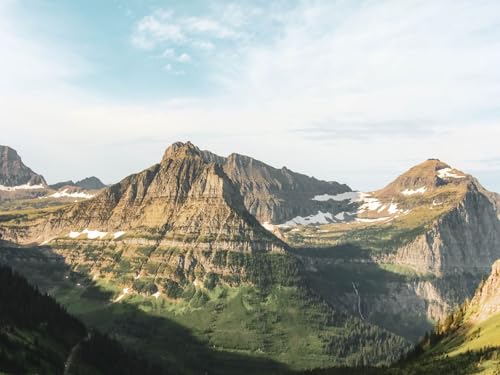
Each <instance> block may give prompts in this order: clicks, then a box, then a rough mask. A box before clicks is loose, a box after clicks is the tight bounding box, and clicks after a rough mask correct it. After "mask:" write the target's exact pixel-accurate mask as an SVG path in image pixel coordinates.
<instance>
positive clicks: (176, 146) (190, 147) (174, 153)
mask: <svg viewBox="0 0 500 375" xmlns="http://www.w3.org/2000/svg"><path fill="white" fill-rule="evenodd" d="M201 155H202V153H201V150H200V149H199V148H198V147H197V146H195V145H194V144H192V143H191V142H190V141H187V142H175V143H172V144H171V145H170V146H169V147H168V148H167V149H166V150H165V153H164V154H163V159H162V162H164V161H165V160H169V159H175V158H182V157H185V156H199V157H201Z"/></svg>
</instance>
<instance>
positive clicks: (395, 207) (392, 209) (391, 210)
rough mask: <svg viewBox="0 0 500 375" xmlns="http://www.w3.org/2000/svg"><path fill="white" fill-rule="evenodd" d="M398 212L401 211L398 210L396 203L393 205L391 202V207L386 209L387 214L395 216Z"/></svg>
mask: <svg viewBox="0 0 500 375" xmlns="http://www.w3.org/2000/svg"><path fill="white" fill-rule="evenodd" d="M399 211H401V210H400V209H399V208H398V205H397V204H396V203H393V202H391V205H390V206H389V208H388V209H387V212H389V213H390V214H391V215H393V214H397V213H398V212H399Z"/></svg>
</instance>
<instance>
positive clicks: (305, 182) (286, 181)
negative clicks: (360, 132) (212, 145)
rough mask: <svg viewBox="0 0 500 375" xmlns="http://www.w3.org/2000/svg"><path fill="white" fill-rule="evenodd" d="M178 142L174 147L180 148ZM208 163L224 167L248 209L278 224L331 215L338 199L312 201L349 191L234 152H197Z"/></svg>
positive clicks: (334, 211) (339, 207) (263, 221)
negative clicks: (227, 153)
mask: <svg viewBox="0 0 500 375" xmlns="http://www.w3.org/2000/svg"><path fill="white" fill-rule="evenodd" d="M182 145H183V143H181V142H178V143H176V144H175V147H182ZM200 153H201V154H202V156H203V158H204V160H205V161H207V162H211V163H216V164H219V165H221V166H222V167H223V169H224V172H225V173H226V175H227V176H228V177H229V178H230V179H231V181H232V182H233V183H234V184H235V185H236V186H237V187H238V189H239V191H240V193H241V195H242V196H243V202H244V204H245V207H246V208H247V210H248V211H249V212H250V213H251V214H252V215H254V216H255V217H256V218H257V220H259V222H260V223H262V224H264V223H265V224H266V226H268V227H270V226H269V224H281V223H284V222H286V221H288V220H290V219H292V218H294V217H296V216H310V215H311V216H314V215H317V216H321V217H322V218H323V220H325V219H324V216H325V215H326V216H327V217H328V216H330V217H331V216H334V215H335V214H337V213H338V212H339V211H340V210H342V208H343V205H342V204H341V203H339V202H329V201H320V200H314V199H313V198H314V197H315V196H318V195H323V194H331V195H334V194H340V193H346V192H350V191H351V189H350V188H349V186H347V185H345V184H340V183H338V182H328V181H321V180H318V179H316V178H314V177H309V176H306V175H303V174H300V173H296V172H293V171H291V170H289V169H288V168H286V167H283V168H281V169H277V168H274V167H271V166H270V165H267V164H265V163H263V162H261V161H259V160H256V159H254V158H251V157H249V156H245V155H240V154H236V153H233V154H231V155H229V156H228V157H222V156H219V155H216V154H214V153H212V152H210V151H200Z"/></svg>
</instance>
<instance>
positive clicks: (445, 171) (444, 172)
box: [437, 168, 465, 178]
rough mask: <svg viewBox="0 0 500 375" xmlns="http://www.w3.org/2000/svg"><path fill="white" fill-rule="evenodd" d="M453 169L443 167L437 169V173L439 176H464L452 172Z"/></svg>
mask: <svg viewBox="0 0 500 375" xmlns="http://www.w3.org/2000/svg"><path fill="white" fill-rule="evenodd" d="M453 171H454V169H452V168H443V169H440V170H438V171H437V175H438V177H439V178H465V176H464V175H458V174H456V173H453Z"/></svg>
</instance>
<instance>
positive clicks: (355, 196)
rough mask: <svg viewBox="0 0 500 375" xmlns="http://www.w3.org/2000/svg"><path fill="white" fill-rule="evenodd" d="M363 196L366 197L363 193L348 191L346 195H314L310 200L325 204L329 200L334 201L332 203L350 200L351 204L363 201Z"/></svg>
mask: <svg viewBox="0 0 500 375" xmlns="http://www.w3.org/2000/svg"><path fill="white" fill-rule="evenodd" d="M365 196H366V194H365V193H361V192H359V191H348V192H346V193H340V194H335V195H330V194H322V195H316V196H315V197H314V198H312V200H313V201H320V202H326V201H329V200H334V201H346V200H350V201H351V202H359V201H361V200H363V198H364V197H365Z"/></svg>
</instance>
